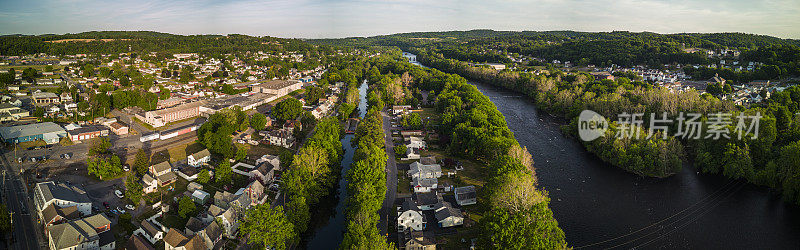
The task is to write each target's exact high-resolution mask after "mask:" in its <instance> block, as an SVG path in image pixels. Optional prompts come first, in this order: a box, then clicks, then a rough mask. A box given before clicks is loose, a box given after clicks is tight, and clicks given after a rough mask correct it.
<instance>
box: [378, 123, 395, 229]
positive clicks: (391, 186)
mask: <svg viewBox="0 0 800 250" xmlns="http://www.w3.org/2000/svg"><path fill="white" fill-rule="evenodd" d="M381 116H382V117H383V134H384V138H385V139H386V156H387V158H388V161H387V162H386V198H385V199H384V200H383V206H382V207H381V212H380V217H381V219H380V223H379V224H380V225H379V227H380V230H381V235H387V233H388V232H389V230H388V227H389V217H388V215H389V213H390V212H392V211H393V209H392V208H393V207H394V200H395V198H396V196H397V162H396V161H395V159H394V142H392V130H391V128H392V118H391V117H389V116H388V115H387V114H386V112H385V111H381Z"/></svg>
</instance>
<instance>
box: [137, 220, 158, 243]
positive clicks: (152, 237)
mask: <svg viewBox="0 0 800 250" xmlns="http://www.w3.org/2000/svg"><path fill="white" fill-rule="evenodd" d="M133 234H134V235H139V236H141V237H142V238H144V239H145V240H147V241H148V242H150V244H156V241H159V240H161V239H164V230H162V229H161V227H159V226H157V225H156V224H154V223H153V222H150V221H149V220H143V221H142V225H141V226H139V228H137V229H136V230H135V231H133Z"/></svg>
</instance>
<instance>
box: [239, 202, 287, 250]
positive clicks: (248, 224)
mask: <svg viewBox="0 0 800 250" xmlns="http://www.w3.org/2000/svg"><path fill="white" fill-rule="evenodd" d="M242 233H244V234H247V235H249V240H248V242H249V243H258V244H261V245H263V247H264V248H267V249H278V250H284V249H286V246H287V242H289V241H292V240H294V239H295V238H296V237H297V233H296V232H295V231H294V225H293V224H292V222H290V221H289V220H288V219H286V215H285V214H284V212H283V207H281V206H277V207H275V208H274V209H273V208H270V207H269V204H260V205H257V206H255V207H254V208H251V209H249V210H247V215H246V216H245V220H244V224H243V225H242Z"/></svg>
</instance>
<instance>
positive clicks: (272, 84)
mask: <svg viewBox="0 0 800 250" xmlns="http://www.w3.org/2000/svg"><path fill="white" fill-rule="evenodd" d="M302 87H303V83H302V82H299V81H286V80H270V81H265V82H262V83H260V84H258V85H253V87H252V91H253V92H255V93H264V94H273V95H277V96H279V97H280V96H285V95H288V94H289V93H291V92H292V91H295V90H298V89H300V88H302Z"/></svg>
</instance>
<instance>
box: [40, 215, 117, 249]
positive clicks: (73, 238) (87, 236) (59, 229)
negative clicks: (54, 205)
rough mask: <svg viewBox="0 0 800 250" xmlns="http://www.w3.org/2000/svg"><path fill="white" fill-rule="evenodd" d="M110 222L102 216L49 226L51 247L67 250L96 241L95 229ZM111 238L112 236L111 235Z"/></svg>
mask: <svg viewBox="0 0 800 250" xmlns="http://www.w3.org/2000/svg"><path fill="white" fill-rule="evenodd" d="M109 224H111V221H110V220H108V218H106V216H105V215H103V214H96V215H93V216H91V217H87V218H84V219H80V220H75V221H70V222H69V223H63V224H58V225H54V226H51V227H50V228H49V229H48V232H49V233H50V235H51V237H52V240H53V245H55V246H56V248H58V249H63V248H69V247H73V246H76V245H78V244H80V243H81V242H86V241H91V240H96V239H98V234H97V231H96V228H99V227H101V226H103V225H109ZM112 237H113V235H112Z"/></svg>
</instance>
